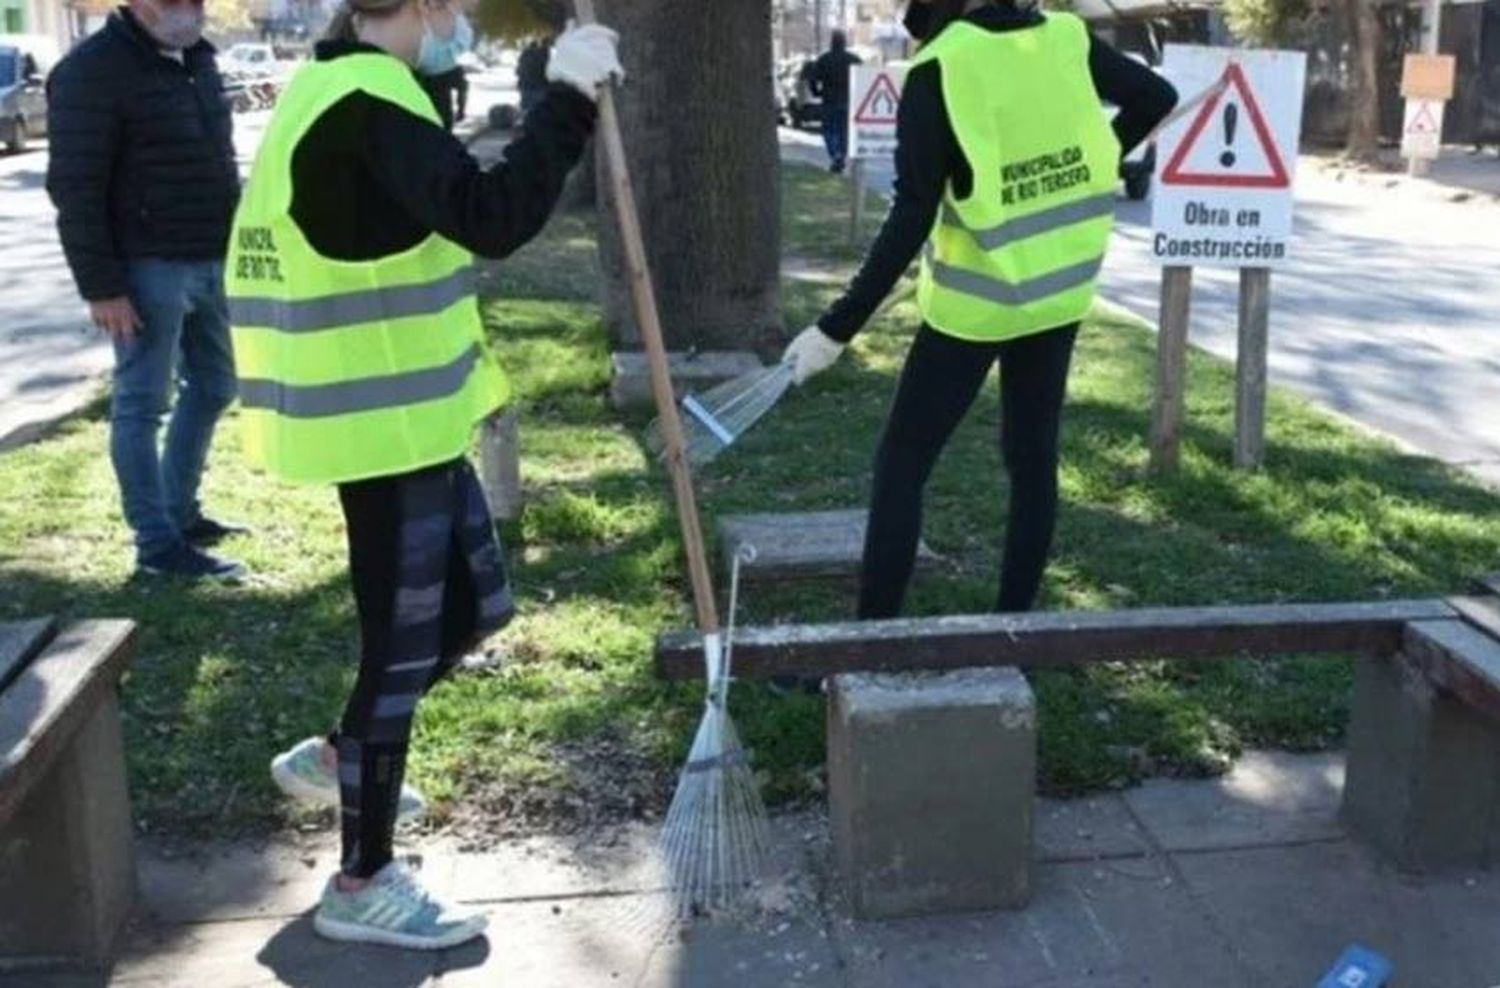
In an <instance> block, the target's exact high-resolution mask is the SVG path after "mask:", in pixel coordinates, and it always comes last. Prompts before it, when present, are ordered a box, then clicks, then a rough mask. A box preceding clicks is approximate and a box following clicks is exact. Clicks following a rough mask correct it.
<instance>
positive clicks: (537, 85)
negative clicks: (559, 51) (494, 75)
mask: <svg viewBox="0 0 1500 988" xmlns="http://www.w3.org/2000/svg"><path fill="white" fill-rule="evenodd" d="M551 57H552V42H551V40H550V39H537V40H534V41H532V42H530V43H529V44H527V45H526V47H525V48H523V49H522V50H521V57H520V58H519V59H517V60H516V89H518V90H520V92H521V112H522V113H523V114H524V113H530V112H531V108H532V107H533V106H536V105H537V104H538V103H540V102H541V101H542V97H543V96H545V95H547V60H548V59H549V58H551Z"/></svg>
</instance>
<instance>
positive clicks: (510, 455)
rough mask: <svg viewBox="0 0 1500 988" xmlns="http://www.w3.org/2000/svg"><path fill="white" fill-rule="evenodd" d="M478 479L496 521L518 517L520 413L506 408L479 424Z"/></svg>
mask: <svg viewBox="0 0 1500 988" xmlns="http://www.w3.org/2000/svg"><path fill="white" fill-rule="evenodd" d="M479 479H480V481H481V482H482V483H483V485H484V494H485V498H486V499H487V500H488V501H489V503H490V514H492V515H494V516H495V519H496V520H497V521H515V520H516V519H517V518H519V517H521V507H522V504H523V500H522V495H521V413H520V411H519V410H517V409H515V408H508V409H506V410H505V411H504V412H502V413H500V414H499V415H492V416H490V417H489V418H487V419H485V420H484V422H482V423H481V424H480V427H479Z"/></svg>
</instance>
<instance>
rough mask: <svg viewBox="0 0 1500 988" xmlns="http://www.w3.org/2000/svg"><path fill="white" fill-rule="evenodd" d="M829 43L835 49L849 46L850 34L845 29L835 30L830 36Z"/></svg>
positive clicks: (838, 49) (839, 49)
mask: <svg viewBox="0 0 1500 988" xmlns="http://www.w3.org/2000/svg"><path fill="white" fill-rule="evenodd" d="M828 44H829V46H830V47H832V48H833V50H834V51H841V50H843V49H845V48H848V47H849V35H847V34H845V33H844V32H843V31H840V30H835V31H834V32H833V33H832V34H830V35H829V36H828Z"/></svg>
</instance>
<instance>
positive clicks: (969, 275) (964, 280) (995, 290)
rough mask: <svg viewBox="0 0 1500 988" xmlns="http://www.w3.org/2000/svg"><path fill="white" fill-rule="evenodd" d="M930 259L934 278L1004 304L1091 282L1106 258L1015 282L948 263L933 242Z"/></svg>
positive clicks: (1037, 298) (952, 288)
mask: <svg viewBox="0 0 1500 988" xmlns="http://www.w3.org/2000/svg"><path fill="white" fill-rule="evenodd" d="M927 263H928V264H930V265H931V266H932V280H933V281H934V282H935V283H937V284H938V285H939V286H941V287H943V288H946V289H948V290H949V291H954V292H962V293H963V294H965V295H973V296H975V297H976V298H982V299H985V300H986V301H989V302H996V303H998V304H1000V305H1027V304H1029V303H1031V302H1040V301H1041V300H1042V299H1045V298H1049V297H1050V296H1053V295H1060V294H1061V293H1063V292H1066V291H1068V290H1070V289H1073V288H1081V287H1082V286H1084V285H1087V284H1088V283H1089V282H1091V281H1093V280H1094V279H1095V278H1097V277H1098V276H1099V270H1100V269H1101V268H1103V267H1104V258H1103V257H1096V258H1093V259H1092V260H1088V261H1084V262H1083V263H1082V264H1074V265H1072V266H1071V267H1066V268H1062V269H1060V270H1057V271H1053V272H1052V273H1051V274H1044V275H1042V276H1041V277H1039V278H1032V279H1031V280H1030V281H1022V282H1016V283H1014V284H1013V283H1011V282H1009V281H1001V280H1000V279H998V278H991V277H989V276H988V275H983V274H977V273H975V272H973V271H965V270H963V269H962V268H955V267H954V266H952V265H951V264H944V263H943V262H942V261H939V260H938V259H937V255H936V253H935V252H934V251H933V249H932V245H931V244H928V245H927Z"/></svg>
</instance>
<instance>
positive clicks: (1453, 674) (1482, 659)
mask: <svg viewBox="0 0 1500 988" xmlns="http://www.w3.org/2000/svg"><path fill="white" fill-rule="evenodd" d="M1406 654H1407V655H1408V656H1409V657H1410V658H1411V660H1412V661H1413V662H1415V663H1416V664H1417V666H1418V667H1419V668H1420V669H1421V670H1422V671H1423V673H1425V674H1426V675H1427V677H1428V679H1429V680H1431V681H1432V682H1433V683H1434V684H1435V685H1437V686H1439V687H1441V688H1442V689H1445V690H1447V691H1448V692H1449V693H1451V694H1453V695H1454V696H1455V697H1457V698H1458V699H1460V700H1462V701H1463V702H1464V703H1466V704H1468V705H1469V706H1470V707H1473V708H1474V709H1475V710H1478V711H1479V712H1481V713H1483V714H1485V715H1486V716H1488V717H1491V718H1494V719H1495V720H1497V721H1500V642H1497V641H1496V640H1495V639H1493V638H1491V637H1490V636H1489V635H1487V634H1485V633H1484V632H1482V631H1480V630H1478V629H1477V628H1475V627H1473V626H1472V625H1469V624H1467V623H1465V622H1463V621H1458V620H1453V621H1419V622H1416V623H1413V624H1412V625H1411V626H1410V627H1409V628H1407V630H1406Z"/></svg>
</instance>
